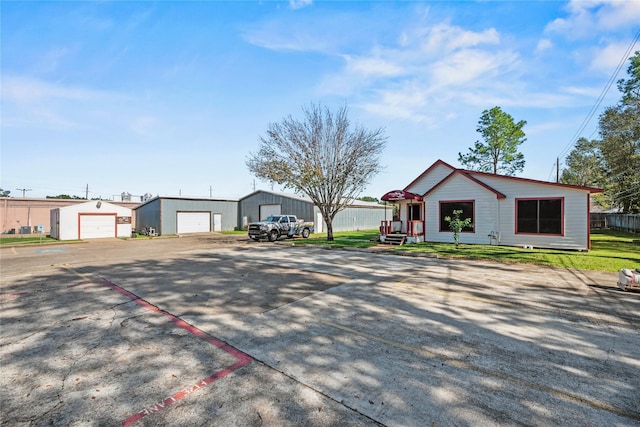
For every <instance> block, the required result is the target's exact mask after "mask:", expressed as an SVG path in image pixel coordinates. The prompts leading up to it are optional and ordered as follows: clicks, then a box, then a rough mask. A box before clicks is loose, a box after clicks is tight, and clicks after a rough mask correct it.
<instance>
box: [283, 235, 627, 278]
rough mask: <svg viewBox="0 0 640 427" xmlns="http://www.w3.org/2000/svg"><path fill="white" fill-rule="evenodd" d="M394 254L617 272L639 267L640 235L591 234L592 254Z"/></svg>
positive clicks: (358, 238) (485, 248)
mask: <svg viewBox="0 0 640 427" xmlns="http://www.w3.org/2000/svg"><path fill="white" fill-rule="evenodd" d="M377 236H378V231H377V230H371V231H360V232H344V233H334V240H333V241H332V242H328V241H327V239H326V236H325V235H314V236H312V237H311V238H310V239H308V240H302V239H298V240H295V241H294V242H295V243H296V244H304V243H308V244H317V245H325V246H332V247H354V248H368V247H373V246H378V242H376V241H374V240H375V238H376V237H377ZM385 250H387V251H393V252H422V253H428V254H432V255H437V256H438V257H441V258H467V259H482V260H492V261H500V262H507V263H526V264H538V265H548V266H554V267H566V268H577V269H582V270H599V271H610V272H615V271H618V270H620V269H621V268H638V267H640V235H637V234H633V233H624V232H619V231H612V230H603V231H597V232H594V233H592V234H591V250H590V251H589V252H574V251H562V250H554V249H533V250H531V249H523V248H518V247H511V246H490V245H464V244H463V245H460V248H459V249H456V248H455V246H454V245H453V242H452V243H433V242H425V243H417V244H411V245H403V246H390V245H389V246H385Z"/></svg>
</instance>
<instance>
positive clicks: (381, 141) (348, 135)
mask: <svg viewBox="0 0 640 427" xmlns="http://www.w3.org/2000/svg"><path fill="white" fill-rule="evenodd" d="M302 111H303V113H304V119H303V120H298V119H295V118H293V117H292V116H290V115H289V116H288V117H286V118H284V119H282V120H281V121H280V122H277V123H271V124H269V127H268V129H267V132H266V135H265V136H260V138H259V141H260V148H259V150H258V151H257V152H256V153H250V154H249V157H248V159H247V162H246V164H247V167H248V168H249V170H250V171H251V172H252V173H253V174H254V175H256V176H257V177H258V178H260V179H264V180H268V181H272V182H276V183H278V184H280V185H283V186H284V188H289V189H293V190H294V191H295V192H298V193H303V194H306V195H307V196H309V197H310V198H311V200H312V201H313V203H314V204H315V205H316V206H317V207H318V209H319V210H320V213H321V214H322V216H323V218H324V221H325V222H326V224H327V240H333V219H334V218H335V216H336V214H337V213H338V212H340V211H341V210H343V209H344V208H346V207H347V206H349V205H350V204H351V203H352V202H353V200H354V199H355V198H356V197H357V196H358V195H359V194H360V193H361V192H362V191H363V190H364V188H365V187H366V185H367V184H368V182H369V181H370V179H371V178H372V177H373V176H375V175H376V174H378V173H379V172H380V171H381V169H382V167H381V166H380V155H381V153H382V151H383V149H384V147H385V146H386V143H387V137H386V136H385V135H384V129H383V128H378V129H376V130H367V129H365V128H363V127H361V126H355V127H352V126H351V123H350V122H349V118H348V109H347V107H346V106H343V107H340V108H339V109H338V110H337V111H336V112H335V113H332V112H331V111H330V110H329V109H328V108H326V107H322V106H321V105H319V104H311V105H310V106H309V107H303V108H302Z"/></svg>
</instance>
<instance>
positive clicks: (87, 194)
mask: <svg viewBox="0 0 640 427" xmlns="http://www.w3.org/2000/svg"><path fill="white" fill-rule="evenodd" d="M84 199H85V200H89V184H87V189H86V190H85V191H84Z"/></svg>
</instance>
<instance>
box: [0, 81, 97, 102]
mask: <svg viewBox="0 0 640 427" xmlns="http://www.w3.org/2000/svg"><path fill="white" fill-rule="evenodd" d="M98 96H101V95H100V92H97V91H92V90H87V89H83V88H77V87H75V88H74V87H66V86H64V85H60V84H55V83H49V82H46V81H43V80H38V79H33V78H29V77H18V76H3V78H2V98H3V100H4V101H14V102H19V103H31V102H38V101H43V100H46V99H50V98H59V99H76V100H78V99H85V100H86V99H90V98H94V97H98Z"/></svg>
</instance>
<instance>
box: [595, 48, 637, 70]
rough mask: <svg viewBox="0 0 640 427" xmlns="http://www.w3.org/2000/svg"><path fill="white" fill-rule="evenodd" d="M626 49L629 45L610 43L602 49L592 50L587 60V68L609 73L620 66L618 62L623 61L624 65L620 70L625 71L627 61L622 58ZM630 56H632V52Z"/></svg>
mask: <svg viewBox="0 0 640 427" xmlns="http://www.w3.org/2000/svg"><path fill="white" fill-rule="evenodd" d="M628 48H629V43H611V44H608V45H607V46H605V47H604V48H602V49H593V50H592V51H590V52H589V58H591V62H590V64H589V68H590V69H591V70H595V71H602V72H606V73H611V72H612V71H613V70H615V69H616V67H617V66H618V64H620V61H623V62H625V65H624V67H623V68H622V70H623V71H626V69H627V66H628V65H629V61H627V58H623V56H624V55H625V52H626V51H627V49H628ZM631 54H632V55H633V51H632V52H631Z"/></svg>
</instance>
